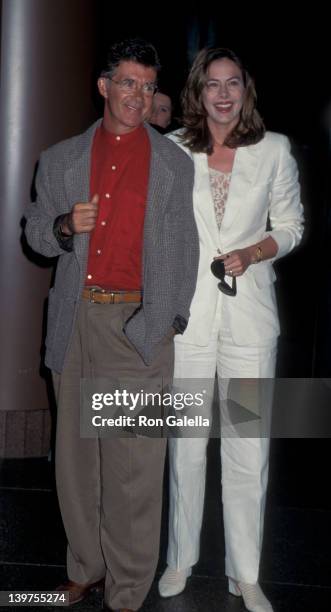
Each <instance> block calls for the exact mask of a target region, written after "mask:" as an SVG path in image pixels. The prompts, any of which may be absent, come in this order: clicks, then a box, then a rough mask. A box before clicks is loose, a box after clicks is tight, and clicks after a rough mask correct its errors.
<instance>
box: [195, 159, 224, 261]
mask: <svg viewBox="0 0 331 612" xmlns="http://www.w3.org/2000/svg"><path fill="white" fill-rule="evenodd" d="M193 161H194V169H195V177H194V192H193V203H194V214H195V217H196V221H197V225H198V227H201V228H203V227H204V228H205V230H206V231H207V232H208V233H209V235H210V237H211V239H212V241H213V243H214V245H215V250H216V249H217V247H218V243H219V232H218V227H217V223H216V216H215V210H214V202H213V197H212V193H211V188H210V179H209V167H208V157H207V155H206V154H205V153H193Z"/></svg>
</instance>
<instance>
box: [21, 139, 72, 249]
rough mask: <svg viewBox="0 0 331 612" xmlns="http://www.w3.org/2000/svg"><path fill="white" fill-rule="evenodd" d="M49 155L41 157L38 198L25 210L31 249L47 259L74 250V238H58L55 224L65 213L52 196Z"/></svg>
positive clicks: (37, 177)
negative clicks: (58, 207) (59, 208)
mask: <svg viewBox="0 0 331 612" xmlns="http://www.w3.org/2000/svg"><path fill="white" fill-rule="evenodd" d="M50 172H51V168H49V155H48V153H47V151H46V152H44V153H42V154H41V156H40V161H39V166H38V171H37V176H36V190H37V198H36V201H35V202H31V203H30V204H29V205H28V206H27V207H26V210H25V213H24V216H25V218H26V227H25V234H26V238H27V241H28V243H29V245H30V246H31V248H32V249H33V250H34V251H36V252H37V253H40V254H41V255H44V256H45V257H56V256H57V255H63V254H64V253H67V252H68V251H71V250H72V244H73V238H72V237H71V236H69V237H68V238H62V239H61V238H56V233H54V224H55V222H56V220H57V218H58V217H59V215H61V213H63V210H61V211H60V210H58V209H57V207H56V204H55V202H54V197H53V196H52V189H51V186H50V176H51V174H50Z"/></svg>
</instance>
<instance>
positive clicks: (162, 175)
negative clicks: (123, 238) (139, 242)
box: [144, 125, 174, 240]
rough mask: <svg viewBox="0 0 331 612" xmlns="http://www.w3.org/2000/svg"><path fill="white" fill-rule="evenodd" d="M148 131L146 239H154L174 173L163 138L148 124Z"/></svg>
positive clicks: (167, 199)
mask: <svg viewBox="0 0 331 612" xmlns="http://www.w3.org/2000/svg"><path fill="white" fill-rule="evenodd" d="M146 128H147V132H148V136H149V139H150V143H151V162H150V170H149V184H148V195H147V204H146V213H145V225H144V235H145V240H149V239H153V236H154V235H155V232H156V231H157V228H158V227H159V224H160V219H162V217H163V215H164V212H165V209H166V207H167V203H168V201H169V194H170V193H171V190H172V186H173V182H174V173H173V171H172V170H171V169H170V168H169V165H168V164H167V163H166V160H165V159H164V158H163V156H162V147H161V146H160V145H162V140H161V141H160V138H162V139H163V138H164V136H160V135H159V134H158V133H157V132H154V131H153V130H151V129H150V128H149V127H148V126H147V125H146Z"/></svg>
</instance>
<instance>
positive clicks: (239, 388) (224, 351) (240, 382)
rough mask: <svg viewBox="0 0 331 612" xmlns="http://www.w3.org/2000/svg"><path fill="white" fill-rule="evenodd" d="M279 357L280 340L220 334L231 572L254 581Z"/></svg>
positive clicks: (227, 543) (225, 501) (224, 484)
mask: <svg viewBox="0 0 331 612" xmlns="http://www.w3.org/2000/svg"><path fill="white" fill-rule="evenodd" d="M275 360H276V347H275V345H271V346H268V347H243V346H235V345H234V344H233V342H232V339H231V336H230V334H229V333H227V332H222V335H221V336H220V340H219V350H218V356H217V370H218V377H219V393H220V403H221V424H223V431H222V441H221V460H222V498H223V514H224V530H225V546H226V561H225V565H226V574H227V575H228V576H231V577H232V578H234V579H235V580H237V581H241V582H244V583H250V584H254V583H256V582H257V580H258V571H259V562H260V555H261V547H262V536H263V522H264V509H265V499H266V489H267V482H268V457H269V439H268V437H266V436H267V435H268V433H267V432H268V425H265V421H266V422H267V423H268V422H269V418H270V415H271V407H272V395H273V381H272V378H273V376H274V372H275ZM261 379H263V380H261ZM267 379H271V380H267ZM254 413H255V414H254Z"/></svg>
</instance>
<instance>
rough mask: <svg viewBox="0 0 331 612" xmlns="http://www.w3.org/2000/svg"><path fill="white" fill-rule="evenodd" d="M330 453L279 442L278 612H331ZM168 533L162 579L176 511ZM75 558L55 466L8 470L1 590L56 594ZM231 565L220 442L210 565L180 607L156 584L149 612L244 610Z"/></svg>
mask: <svg viewBox="0 0 331 612" xmlns="http://www.w3.org/2000/svg"><path fill="white" fill-rule="evenodd" d="M328 446H329V444H328V441H327V440H278V441H274V442H273V444H272V449H271V451H272V452H271V468H270V487H269V498H268V503H267V511H266V529H265V540H264V550H263V557H262V562H261V582H262V583H263V587H264V589H265V592H266V594H268V596H269V597H270V599H271V601H272V602H273V604H274V608H275V611H276V612H285V611H286V612H299V611H300V612H322V611H323V612H330V610H331V546H330V542H331V535H330V532H331V528H330V524H331V504H330V500H329V495H328V488H329V482H330V478H329V467H328V466H329V453H328V451H329V448H328ZM324 478H325V482H326V483H327V486H325V487H324V486H323V483H324ZM166 488H167V487H166V485H165V508H166V504H167V494H166ZM162 532H163V535H162V542H161V554H160V563H159V568H158V575H160V573H161V571H162V569H163V568H164V566H165V550H166V510H165V512H164V526H163V530H162ZM65 549H66V544H65V536H64V532H63V527H62V523H61V517H60V514H59V510H58V505H57V500H56V494H55V492H54V481H53V475H52V466H51V464H50V463H49V462H48V461H47V459H29V460H23V461H22V460H7V461H3V462H2V463H1V464H0V590H10V589H13V590H27V589H34V590H50V589H52V588H54V586H56V585H57V584H59V583H60V582H61V581H62V580H63V578H65V575H66V574H65ZM223 556H224V540H223V527H222V522H221V508H220V495H219V461H218V443H217V440H212V441H211V443H210V448H209V471H208V485H207V497H206V507H205V521H204V529H203V534H202V544H201V558H200V562H199V563H198V564H197V566H196V567H195V569H194V575H193V577H192V578H191V579H190V580H189V583H188V586H187V589H186V590H185V592H184V593H183V594H181V595H179V596H177V597H174V598H171V599H168V600H162V599H160V597H159V595H158V593H157V588H156V582H155V583H154V585H153V588H152V590H151V592H150V594H149V596H148V598H147V600H146V602H145V604H144V607H143V608H142V612H152V611H153V612H225V611H227V612H240V611H241V610H244V607H243V605H242V602H241V600H240V599H237V598H235V597H233V596H231V595H229V594H228V593H227V585H226V580H225V577H224V562H223ZM101 607H102V598H101V595H100V594H91V596H90V597H89V599H88V600H87V601H84V602H82V603H80V604H77V605H76V606H75V607H74V609H75V610H77V612H78V611H82V610H86V611H88V610H98V609H101ZM13 609H15V610H16V609H17V610H18V609H21V608H18V607H3V608H0V611H1V610H3V611H4V612H5V611H7V610H8V611H9V610H13ZM30 609H31V608H30ZM35 609H36V610H37V609H38V610H40V608H37V607H35ZM43 609H44V610H51V609H53V608H43Z"/></svg>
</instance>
